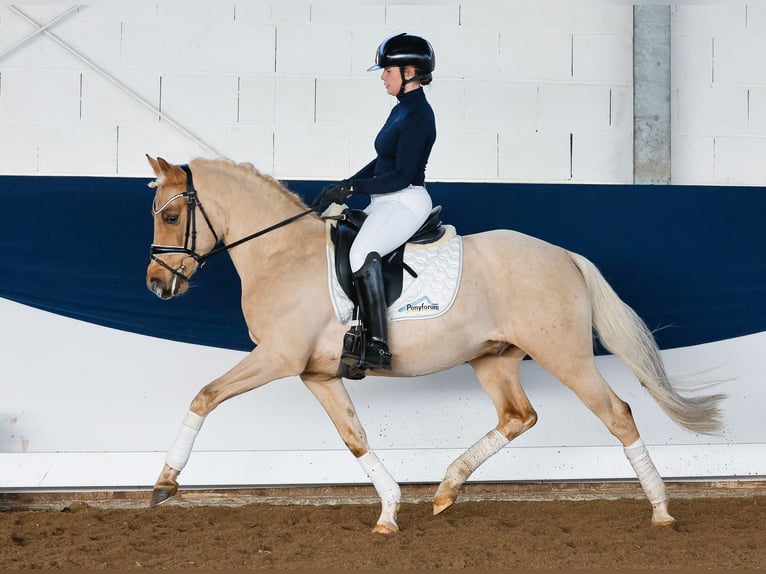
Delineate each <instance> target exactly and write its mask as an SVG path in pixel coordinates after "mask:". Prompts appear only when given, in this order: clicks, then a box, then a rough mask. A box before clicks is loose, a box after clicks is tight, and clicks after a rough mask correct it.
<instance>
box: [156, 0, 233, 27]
mask: <svg viewBox="0 0 766 574" xmlns="http://www.w3.org/2000/svg"><path fill="white" fill-rule="evenodd" d="M234 4H235V3H234V2H233V1H231V0H195V1H194V2H173V1H168V0H159V1H158V2H157V17H158V18H159V19H160V20H175V21H178V22H208V23H214V22H224V21H231V20H233V18H234Z"/></svg>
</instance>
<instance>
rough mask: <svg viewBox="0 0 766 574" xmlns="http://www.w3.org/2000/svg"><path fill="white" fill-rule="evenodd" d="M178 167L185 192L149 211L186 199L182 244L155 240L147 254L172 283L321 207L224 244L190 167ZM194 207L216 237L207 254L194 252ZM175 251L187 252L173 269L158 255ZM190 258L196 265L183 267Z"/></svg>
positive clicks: (195, 224) (186, 278) (161, 209)
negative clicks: (196, 185) (230, 251)
mask: <svg viewBox="0 0 766 574" xmlns="http://www.w3.org/2000/svg"><path fill="white" fill-rule="evenodd" d="M179 167H180V168H181V169H182V170H184V172H185V173H186V191H184V192H183V193H179V194H176V195H174V196H173V197H171V198H170V199H168V200H167V201H166V202H165V203H164V204H163V205H162V206H161V207H160V208H159V209H157V207H156V205H152V213H153V214H154V215H155V216H157V215H159V214H160V213H162V212H163V211H164V210H165V209H166V208H167V207H168V206H169V205H170V204H171V203H173V202H174V201H175V200H177V199H181V198H183V197H185V198H186V232H185V237H184V244H183V246H181V245H158V244H156V243H152V244H151V245H150V247H149V254H150V257H151V260H152V261H154V262H156V263H157V264H158V265H159V266H160V267H163V268H164V269H167V270H168V271H170V272H171V273H172V274H173V282H174V283H175V281H176V280H178V279H184V280H186V281H188V280H189V279H190V277H191V275H185V274H184V272H185V271H192V272H193V271H196V270H197V269H198V268H199V269H202V267H204V266H205V262H206V261H207V260H208V259H209V258H210V257H212V256H213V255H217V254H218V253H222V252H224V251H228V250H229V249H232V248H234V247H237V246H238V245H242V244H243V243H246V242H247V241H250V240H252V239H255V238H257V237H260V236H261V235H266V234H267V233H270V232H272V231H274V230H276V229H279V228H280V227H284V226H285V225H288V224H290V223H292V222H293V221H296V220H298V219H300V218H302V217H305V216H306V215H308V214H309V213H313V212H315V211H317V209H318V208H321V207H322V206H321V205H320V206H317V207H312V208H309V209H307V210H306V211H302V212H300V213H298V214H297V215H293V216H291V217H288V218H287V219H284V220H282V221H280V222H278V223H275V224H274V225H271V226H269V227H267V228H265V229H261V230H260V231H256V232H255V233H251V234H250V235H247V236H246V237H243V238H241V239H237V240H236V241H233V242H231V243H228V244H226V243H223V242H222V240H221V239H220V238H219V237H218V234H217V233H216V232H215V229H213V224H212V223H211V222H210V218H209V217H208V215H207V213H206V212H205V208H204V207H203V206H202V203H201V202H200V200H199V197H198V195H197V190H196V189H195V187H194V179H193V178H192V172H191V169H189V166H188V165H186V164H184V165H181V166H179ZM326 203H329V202H326ZM197 209H199V212H200V213H201V214H202V217H203V218H204V219H205V223H207V226H208V229H210V232H211V233H212V234H213V237H214V238H215V245H214V246H213V248H212V249H211V250H210V251H208V252H207V253H197ZM175 254H183V255H186V257H184V258H183V259H182V260H181V265H179V266H178V267H176V268H173V267H171V266H170V265H168V264H167V263H165V262H164V261H163V260H162V259H160V258H159V257H158V256H160V255H175ZM189 257H191V258H192V259H194V261H195V265H194V267H192V268H191V269H190V268H188V267H187V266H186V260H187V259H188V258H189Z"/></svg>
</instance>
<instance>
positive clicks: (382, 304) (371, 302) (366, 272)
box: [341, 251, 391, 371]
mask: <svg viewBox="0 0 766 574" xmlns="http://www.w3.org/2000/svg"><path fill="white" fill-rule="evenodd" d="M354 285H355V286H356V295H357V299H358V302H359V312H360V317H361V319H362V324H363V325H364V326H365V328H366V333H365V336H364V337H363V340H364V341H365V347H364V349H363V350H362V349H360V348H359V347H360V345H357V346H356V347H357V348H355V349H353V350H352V349H349V348H347V346H345V345H344V349H343V355H342V356H341V361H342V362H343V363H345V364H346V365H348V366H349V367H356V368H357V369H360V370H363V369H383V370H386V371H390V370H391V353H390V351H389V350H388V314H387V310H386V293H385V291H384V289H383V266H382V263H381V261H380V255H378V254H377V253H376V252H374V251H373V252H372V253H370V254H369V255H368V256H367V259H366V260H365V262H364V265H362V267H361V269H359V271H357V272H356V273H354ZM349 334H350V333H349ZM354 351H356V352H354ZM359 351H362V352H361V353H360V352H359ZM360 355H362V356H360Z"/></svg>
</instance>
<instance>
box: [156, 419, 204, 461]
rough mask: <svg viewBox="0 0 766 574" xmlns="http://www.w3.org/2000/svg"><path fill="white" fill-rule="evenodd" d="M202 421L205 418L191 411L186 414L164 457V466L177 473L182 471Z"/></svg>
mask: <svg viewBox="0 0 766 574" xmlns="http://www.w3.org/2000/svg"><path fill="white" fill-rule="evenodd" d="M204 421H205V417H201V416H199V415H198V414H195V413H193V412H191V411H189V412H188V413H187V414H186V418H184V422H183V424H182V425H181V430H180V431H179V432H178V436H177V437H176V440H175V442H174V443H173V446H171V447H170V450H168V454H167V456H166V457H165V464H167V465H168V466H169V467H170V468H174V469H176V470H177V471H179V472H181V471H182V470H183V469H184V467H185V466H186V463H187V462H189V455H191V451H192V447H193V446H194V439H195V438H197V433H198V432H199V429H201V428H202V423H203V422H204Z"/></svg>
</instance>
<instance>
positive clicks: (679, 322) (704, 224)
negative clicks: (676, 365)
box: [0, 176, 766, 350]
mask: <svg viewBox="0 0 766 574" xmlns="http://www.w3.org/2000/svg"><path fill="white" fill-rule="evenodd" d="M149 181H150V180H149V179H140V178H104V177H47V176H30V177H27V176H2V177H0V252H1V253H2V255H3V262H2V268H1V270H0V297H3V298H6V299H10V300H13V301H18V302H20V303H24V304H26V305H30V306H33V307H37V308H40V309H44V310H46V311H50V312H53V313H58V314H61V315H65V316H68V317H73V318H76V319H80V320H83V321H89V322H92V323H96V324H99V325H105V326H107V327H113V328H117V329H121V330H125V331H131V332H136V333H142V334H145V335H151V336H156V337H162V338H166V339H172V340H176V341H185V342H190V343H196V344H201V345H208V346H214V347H223V348H229V349H237V350H250V349H252V347H253V345H252V343H251V342H250V340H249V338H248V336H247V328H246V326H245V323H244V320H243V318H242V314H241V311H240V307H239V303H240V286H239V278H238V277H237V275H236V273H235V271H234V268H233V266H232V265H231V262H230V261H229V258H228V257H227V256H226V255H220V256H218V257H214V258H212V259H211V260H209V262H208V264H207V266H206V267H205V268H204V269H203V270H202V271H201V272H199V273H198V274H197V275H196V276H195V278H194V280H193V287H194V288H193V289H191V290H190V291H189V292H188V294H186V295H185V296H183V297H180V298H178V299H172V300H170V301H161V300H159V299H158V298H156V297H155V296H154V295H152V294H151V293H150V292H149V291H148V290H147V289H146V287H145V273H146V266H147V264H148V262H149V257H148V255H149V244H150V243H151V241H152V216H151V212H150V207H151V202H152V197H153V195H154V191H153V190H151V189H149V188H147V183H148V182H149ZM325 183H326V182H308V181H300V182H299V181H294V182H288V184H287V185H288V187H290V188H291V189H292V190H294V191H296V192H298V193H299V194H300V195H302V196H303V197H304V198H305V199H306V200H307V201H310V200H311V199H313V197H314V196H315V195H316V193H318V191H319V190H320V189H321V188H322V186H323V185H324V184H325ZM428 187H429V190H430V191H431V194H432V196H433V199H434V203H435V204H441V205H443V206H444V211H443V220H444V221H445V222H446V223H451V224H453V225H455V227H457V229H458V232H459V233H461V234H464V235H465V234H469V233H474V232H478V231H484V230H488V229H494V228H510V229H515V230H518V231H522V232H524V233H528V234H530V235H534V236H537V237H540V238H543V239H545V240H547V241H550V242H552V243H555V244H557V245H561V246H563V247H566V248H567V249H570V250H572V251H577V252H579V253H581V254H583V255H585V256H586V257H588V258H589V259H591V260H592V261H593V262H594V263H595V264H596V265H597V266H598V267H599V268H600V269H601V271H602V272H603V274H604V275H605V276H606V278H607V279H608V280H609V281H610V282H611V284H612V286H613V287H614V288H615V290H616V291H617V293H618V294H619V295H620V296H621V297H622V298H623V300H625V301H626V302H627V303H628V304H630V305H631V306H632V307H633V308H634V309H635V310H636V312H638V314H639V315H640V316H641V317H642V318H643V319H644V320H645V321H646V323H647V324H648V325H649V327H650V328H651V329H659V330H658V331H656V338H657V341H658V343H659V344H660V346H661V347H662V348H672V347H682V346H688V345H694V344H699V343H705V342H711V341H716V340H721V339H726V338H731V337H736V336H741V335H747V334H751V333H757V332H761V331H766V256H765V255H764V253H766V236H765V235H764V233H763V225H764V223H763V220H764V216H765V215H766V193H765V192H764V190H763V189H760V188H752V187H747V188H744V187H695V186H689V187H679V186H630V185H574V184H561V185H544V184H540V185H537V184H535V185H531V184H476V183H431V184H429V185H428ZM253 231H257V230H255V229H254V230H253ZM508 295H509V297H512V296H513V293H509V294H508ZM4 326H5V327H6V328H8V326H7V325H4ZM5 334H6V336H12V333H9V332H7V331H6V333H5Z"/></svg>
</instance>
